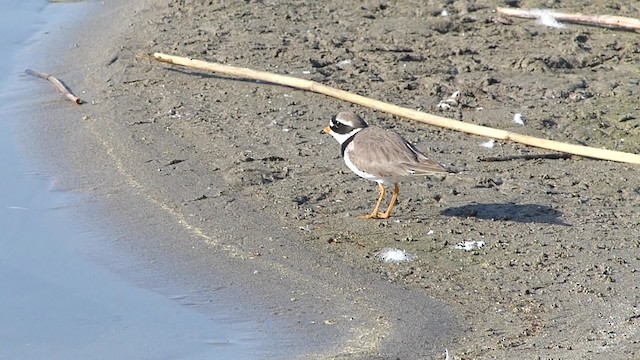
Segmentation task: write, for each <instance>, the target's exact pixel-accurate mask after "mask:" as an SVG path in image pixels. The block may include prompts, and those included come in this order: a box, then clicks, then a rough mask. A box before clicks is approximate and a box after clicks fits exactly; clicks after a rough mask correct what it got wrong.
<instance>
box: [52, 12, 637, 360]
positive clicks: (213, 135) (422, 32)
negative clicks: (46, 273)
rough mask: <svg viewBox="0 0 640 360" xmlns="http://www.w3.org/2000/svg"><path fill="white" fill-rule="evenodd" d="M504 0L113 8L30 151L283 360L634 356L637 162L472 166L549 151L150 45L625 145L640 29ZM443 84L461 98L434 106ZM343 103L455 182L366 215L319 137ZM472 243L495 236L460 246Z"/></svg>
mask: <svg viewBox="0 0 640 360" xmlns="http://www.w3.org/2000/svg"><path fill="white" fill-rule="evenodd" d="M497 5H498V4H497V3H496V2H489V3H487V4H486V5H485V4H477V3H469V2H464V1H454V2H452V3H451V4H450V5H447V6H446V10H447V16H442V10H443V7H442V6H441V5H440V4H439V3H436V2H423V1H420V2H411V1H407V2H402V3H399V4H391V3H384V2H367V3H364V4H362V5H359V6H353V5H345V4H342V2H324V3H322V4H320V3H313V4H302V3H297V2H284V3H278V4H275V3H260V2H258V3H249V4H244V3H243V4H240V3H237V4H236V3H230V4H229V3H222V2H221V3H215V4H211V5H203V4H200V2H184V1H177V0H176V1H172V0H165V1H160V2H150V1H149V2H146V1H143V2H138V3H136V4H134V5H131V4H112V3H110V4H105V5H102V9H101V10H100V12H101V16H100V17H98V18H97V19H94V20H92V21H93V23H92V24H91V30H89V31H88V32H87V33H85V34H82V36H78V37H77V39H76V40H75V43H76V44H77V46H73V47H70V48H69V49H68V56H69V57H67V58H66V59H70V58H71V59H73V61H71V62H59V63H58V69H59V75H60V76H61V77H63V78H64V79H65V80H66V81H67V82H68V83H69V84H72V87H73V88H74V89H75V90H76V91H77V92H78V93H79V94H80V95H81V97H83V98H85V99H86V100H87V101H88V102H89V103H88V104H86V105H83V106H81V107H73V106H72V105H69V107H67V108H59V109H58V110H56V111H53V112H52V113H51V114H48V115H49V116H52V117H53V118H54V119H55V121H50V122H48V123H47V124H46V125H45V126H44V127H43V129H42V133H41V136H40V138H41V139H40V140H41V143H42V149H43V151H46V149H50V148H56V149H58V150H61V151H63V153H64V154H65V158H64V159H57V161H56V162H55V163H54V164H53V166H54V167H55V168H57V169H59V171H60V170H62V171H60V173H61V176H63V175H64V174H66V176H63V179H62V181H61V183H62V184H63V186H64V187H65V188H68V189H72V190H75V191H83V192H89V193H94V194H95V195H96V196H97V198H98V199H100V202H104V203H107V204H108V206H106V207H105V208H103V212H101V213H99V214H94V215H95V216H100V217H104V218H105V219H109V221H108V224H107V225H105V226H106V227H108V228H109V229H110V230H111V231H113V232H115V233H120V234H121V237H122V239H123V241H122V244H121V246H123V247H127V248H130V249H131V251H132V252H134V253H136V254H138V256H140V257H141V258H146V259H150V262H153V263H154V264H160V265H159V267H160V268H162V271H165V272H167V273H170V274H173V276H176V277H180V278H181V279H184V281H193V282H197V283H201V284H203V286H204V285H209V286H211V287H212V288H218V287H220V288H223V289H225V291H224V293H225V294H226V295H224V296H227V297H228V299H233V298H235V299H239V301H240V302H239V303H240V304H244V306H247V307H252V308H254V309H255V316H257V317H259V318H260V319H263V320H264V321H265V322H269V321H273V319H276V320H277V321H282V323H283V324H287V325H286V326H284V327H283V329H282V330H283V334H289V336H290V337H289V338H287V339H284V340H283V339H274V341H275V342H277V344H278V345H277V346H279V348H280V349H282V348H283V347H286V346H290V349H291V353H290V354H288V356H290V357H298V356H303V357H312V356H318V357H325V358H354V359H355V358H367V359H371V358H380V359H395V358H401V359H424V358H443V357H444V355H443V353H444V349H445V348H447V349H449V352H450V354H452V355H453V356H455V358H459V359H473V358H534V357H536V356H540V357H553V358H569V359H582V358H592V357H607V358H621V359H622V358H634V357H637V356H638V352H639V351H640V350H639V349H640V345H639V344H638V342H637V322H638V316H639V311H640V310H638V307H637V304H638V297H639V294H640V293H639V292H638V285H637V284H638V281H637V271H638V269H639V268H640V258H639V257H638V255H637V252H638V246H639V244H638V239H639V238H640V230H639V229H638V227H637V223H638V220H639V215H638V211H637V204H638V201H639V200H640V191H639V190H638V189H640V182H639V181H638V172H637V167H636V166H631V165H625V164H618V163H612V162H605V161H594V160H589V159H584V158H579V157H574V158H569V159H538V160H515V161H505V162H493V161H481V158H482V157H483V156H508V155H519V154H531V153H538V152H541V151H540V150H536V149H532V148H527V147H524V146H521V145H517V144H512V143H500V142H498V143H497V144H496V146H495V147H493V148H491V149H489V148H485V147H481V146H480V144H481V143H482V142H485V141H486V140H487V139H483V138H479V137H473V136H467V135H464V134H460V133H455V132H452V131H448V130H442V129H438V128H434V127H428V126H424V125H419V124H416V123H411V122H407V121H404V120H401V119H397V118H392V117H390V116H388V115H386V114H382V113H377V112H373V111H370V110H368V109H364V108H360V107H355V106H351V105H349V104H346V103H343V102H340V101H338V100H335V99H330V98H327V97H324V96H321V95H317V94H312V93H305V92H302V91H299V90H293V89H289V88H285V87H281V86H274V85H268V84H261V83H258V84H257V83H254V82H251V81H238V80H233V79H228V78H225V77H220V76H216V75H213V74H204V73H201V72H197V71H191V70H188V69H180V68H172V67H168V66H165V65H161V64H159V63H155V62H152V61H150V60H148V59H147V58H145V56H144V55H145V54H149V53H153V52H156V51H159V52H165V53H171V54H177V55H181V56H187V57H193V58H198V59H203V60H209V61H217V62H222V63H225V64H228V65H234V66H242V67H249V68H253V69H257V70H266V71H272V72H276V73H282V74H289V75H293V76H299V77H303V78H309V79H312V80H315V81H319V82H321V83H324V84H327V85H331V86H336V87H338V88H341V89H344V90H349V91H354V92H357V93H359V94H361V95H365V96H369V97H372V98H376V99H379V100H383V101H388V102H391V103H394V104H397V105H401V106H406V107H411V108H416V109H422V110H424V111H427V112H432V113H439V114H441V115H444V116H447V117H452V118H456V119H460V120H463V121H466V122H470V123H476V124H482V125H488V126H492V127H497V128H503V129H507V130H513V131H517V132H520V133H525V134H528V135H533V136H538V137H543V138H550V139H554V140H559V141H566V142H570V143H584V144H588V145H590V146H595V147H606V148H610V149H616V150H622V151H628V152H634V153H637V152H638V150H639V147H640V142H639V141H638V139H639V138H640V137H639V136H638V127H637V124H638V123H637V119H636V117H635V115H634V114H636V113H637V112H638V107H639V106H640V105H638V104H639V103H638V102H637V98H638V93H639V91H640V72H639V71H638V69H637V66H635V62H636V60H637V49H638V40H637V35H635V34H633V33H627V32H616V31H611V30H604V29H598V28H588V27H582V26H570V27H568V28H565V29H551V28H546V27H541V26H538V25H536V24H535V23H534V22H533V21H529V20H514V21H513V22H512V23H511V24H505V21H502V20H501V19H497V18H496V15H495V13H493V12H492V9H494V8H495V7H496V6H497ZM538 5H539V4H538V3H537V2H526V3H525V2H521V6H523V7H527V6H531V7H533V6H538ZM563 6H564V7H563V8H562V10H566V11H580V12H584V13H593V14H607V13H612V12H615V13H616V14H617V15H626V16H633V14H636V13H637V11H638V10H639V9H638V8H637V5H621V6H619V8H617V9H612V8H609V7H606V6H605V5H604V3H602V4H600V3H594V4H591V5H589V6H583V5H581V3H580V2H567V3H563ZM634 6H635V7H634ZM141 55H142V56H141ZM344 60H349V62H345V61H344ZM456 91H460V98H459V99H458V101H457V102H456V103H455V104H454V105H453V106H452V107H451V108H450V109H448V110H441V109H438V107H437V104H438V103H439V102H440V101H441V100H443V99H446V98H448V97H449V96H450V95H451V94H452V93H454V92H456ZM53 96H54V95H52V97H53ZM343 109H351V110H353V111H356V112H358V113H360V114H361V115H362V116H364V117H365V118H366V119H367V120H368V121H369V123H371V124H376V125H380V126H384V127H389V128H394V129H395V130H396V131H398V132H400V133H401V134H402V135H404V136H405V137H406V138H407V139H408V140H409V141H411V142H413V143H415V144H416V147H417V148H419V149H421V150H423V151H424V152H425V153H427V154H428V155H430V156H432V157H433V158H435V159H436V160H438V161H440V162H442V163H444V164H446V165H448V166H451V167H452V168H454V169H456V170H458V171H459V173H458V174H456V175H453V176H448V177H446V178H443V179H435V178H434V179H431V180H430V181H425V182H414V183H408V184H403V185H402V187H401V190H402V192H401V196H400V199H399V203H398V205H397V208H396V210H395V211H394V217H392V218H391V219H390V220H382V221H364V220H360V219H358V218H357V217H356V215H359V214H361V213H366V212H368V211H370V208H371V207H372V206H373V203H374V201H375V198H376V196H377V188H376V186H375V184H373V183H368V182H366V181H364V180H362V179H360V178H358V177H357V176H355V175H354V174H352V173H351V172H350V171H349V170H348V169H347V168H346V166H345V165H344V164H343V162H342V159H341V158H340V156H339V155H340V152H339V146H338V144H337V143H335V141H334V140H333V139H330V138H325V137H323V136H320V135H319V134H318V132H319V130H320V129H322V128H323V127H324V126H326V125H327V123H328V120H329V119H330V118H331V116H333V115H334V114H335V113H337V112H338V111H340V110H343ZM515 113H521V114H522V115H523V116H524V118H525V123H524V126H521V125H518V124H515V123H513V122H512V118H513V116H514V114H515ZM132 234H136V235H135V236H133V235H132ZM472 240H476V241H484V242H485V244H486V245H485V246H484V247H483V248H482V249H479V250H475V251H470V252H466V251H463V250H459V249H457V248H456V247H455V245H456V244H458V243H460V242H463V241H472ZM388 247H393V248H400V249H403V250H405V251H407V252H409V253H410V254H412V255H414V256H415V259H414V260H413V261H411V262H407V263H402V264H387V263H383V262H382V261H380V259H379V258H378V257H377V256H376V254H378V252H379V251H380V250H382V249H384V248H388ZM206 296H212V297H215V296H217V293H216V292H213V291H212V292H209V293H207V295H206ZM206 296H205V297H206Z"/></svg>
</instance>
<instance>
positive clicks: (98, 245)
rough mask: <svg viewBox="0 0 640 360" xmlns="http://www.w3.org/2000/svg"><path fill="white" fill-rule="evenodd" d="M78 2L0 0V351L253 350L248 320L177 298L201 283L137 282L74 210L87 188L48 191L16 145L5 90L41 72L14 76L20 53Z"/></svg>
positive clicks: (162, 353)
mask: <svg viewBox="0 0 640 360" xmlns="http://www.w3.org/2000/svg"><path fill="white" fill-rule="evenodd" d="M83 6H85V5H83V4H77V3H76V4H48V3H47V2H45V1H44V0H41V1H40V0H38V1H36V0H32V1H22V0H13V1H10V0H0V48H2V49H3V50H4V51H3V56H1V57H0V164H2V171H0V229H1V231H0V288H1V290H0V359H143V358H144V359H159V358H166V359H223V358H224V359H253V358H260V357H263V355H264V354H263V352H264V342H263V340H264V335H263V333H261V332H260V331H259V329H258V324H256V323H255V322H253V321H251V320H247V319H241V318H237V317H235V315H233V314H229V313H228V312H225V311H224V310H222V309H216V308H215V306H211V305H209V306H208V307H207V308H206V310H205V309H204V308H202V307H200V308H199V307H197V306H193V304H192V303H190V301H185V298H189V297H191V295H190V294H193V293H198V291H199V289H197V288H189V287H188V285H180V286H177V285H175V284H172V283H171V280H170V279H162V284H163V291H154V290H153V289H152V288H151V287H150V286H144V284H145V281H144V280H140V279H141V278H145V276H147V275H145V274H147V273H148V272H149V271H148V270H145V269H142V266H141V265H140V264H138V263H136V260H135V258H134V257H131V256H128V255H127V254H123V253H122V251H121V250H119V249H116V248H114V247H112V246H110V245H109V244H110V239H108V238H107V237H106V235H104V234H101V233H100V232H99V231H96V230H93V229H92V228H91V226H90V224H87V223H86V222H82V221H80V220H79V219H77V209H78V205H79V204H81V203H83V202H86V201H87V199H86V198H85V196H84V195H77V194H70V193H66V192H57V191H53V190H52V189H53V188H55V179H54V178H52V177H51V176H50V175H48V174H46V173H43V170H41V169H38V168H36V166H37V165H36V164H35V162H34V161H32V159H29V158H28V157H27V156H26V155H25V154H24V153H23V151H22V149H24V147H25V146H29V144H24V143H21V144H19V143H17V140H16V139H17V138H18V137H17V135H16V131H17V130H16V128H17V126H16V123H15V121H17V120H16V116H15V115H16V114H17V113H18V112H23V111H24V110H25V108H27V107H25V106H24V105H15V104H16V103H15V102H13V100H14V99H12V95H11V94H10V93H9V89H15V88H24V87H25V86H26V87H28V86H35V85H36V83H35V82H36V81H41V80H32V81H31V80H26V79H25V78H24V76H22V75H21V73H22V71H23V70H24V67H23V66H25V65H24V64H17V63H16V59H18V54H20V52H21V51H24V50H25V49H27V48H32V47H34V46H38V41H39V40H37V39H38V37H37V36H35V35H37V34H38V32H40V31H43V30H42V28H43V26H45V25H46V24H51V22H53V21H56V22H57V21H70V19H72V18H73V17H74V16H79V14H82V13H83V12H84V11H86V9H83ZM86 6H89V5H86ZM37 84H38V85H42V84H41V83H37ZM46 86H49V85H46ZM51 89H53V88H51ZM51 91H53V90H51ZM20 116H25V114H24V113H21V114H20ZM23 137H24V134H23V136H21V137H20V138H21V139H22V138H23ZM85 206H86V204H85ZM115 259H117V260H115ZM105 264H108V265H105ZM114 269H115V270H114ZM126 272H129V273H135V274H136V275H135V276H126V274H124V273H126ZM134 277H135V278H136V279H137V280H136V281H133V280H131V279H132V278H134ZM154 280H155V281H158V279H154ZM160 292H162V294H161V293H160ZM167 293H170V294H175V295H173V296H168V295H166V294H167ZM185 294H186V295H185Z"/></svg>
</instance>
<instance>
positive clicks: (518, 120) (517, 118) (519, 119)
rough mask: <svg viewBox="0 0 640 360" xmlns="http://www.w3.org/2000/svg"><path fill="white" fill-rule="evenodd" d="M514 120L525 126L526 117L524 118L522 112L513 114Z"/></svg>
mask: <svg viewBox="0 0 640 360" xmlns="http://www.w3.org/2000/svg"><path fill="white" fill-rule="evenodd" d="M513 122H514V123H516V124H518V125H522V126H524V119H523V118H522V114H520V113H517V114H514V115H513Z"/></svg>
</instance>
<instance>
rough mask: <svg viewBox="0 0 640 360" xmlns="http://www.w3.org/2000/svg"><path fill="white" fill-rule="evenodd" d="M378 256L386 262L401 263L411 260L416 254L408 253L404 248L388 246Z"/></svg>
mask: <svg viewBox="0 0 640 360" xmlns="http://www.w3.org/2000/svg"><path fill="white" fill-rule="evenodd" d="M378 257H379V258H380V259H382V261H384V262H386V263H399V262H406V261H411V260H413V259H414V258H415V256H413V255H410V254H408V253H407V252H406V251H404V250H400V249H393V248H386V249H383V250H382V251H380V252H379V253H378Z"/></svg>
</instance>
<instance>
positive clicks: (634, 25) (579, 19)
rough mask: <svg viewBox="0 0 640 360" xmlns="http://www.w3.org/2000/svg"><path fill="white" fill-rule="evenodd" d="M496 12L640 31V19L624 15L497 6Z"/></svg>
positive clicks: (528, 17)
mask: <svg viewBox="0 0 640 360" xmlns="http://www.w3.org/2000/svg"><path fill="white" fill-rule="evenodd" d="M496 12H497V13H498V14H501V15H505V16H513V17H519V18H524V19H537V18H539V17H540V15H541V14H545V15H548V16H552V17H553V18H554V19H556V20H558V21H560V22H568V23H574V24H582V25H590V26H600V27H606V28H611V29H622V30H627V31H636V32H640V20H639V19H634V18H630V17H624V16H614V15H583V14H568V13H562V12H556V11H551V10H546V9H545V10H542V9H514V8H503V7H499V8H497V9H496Z"/></svg>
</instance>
